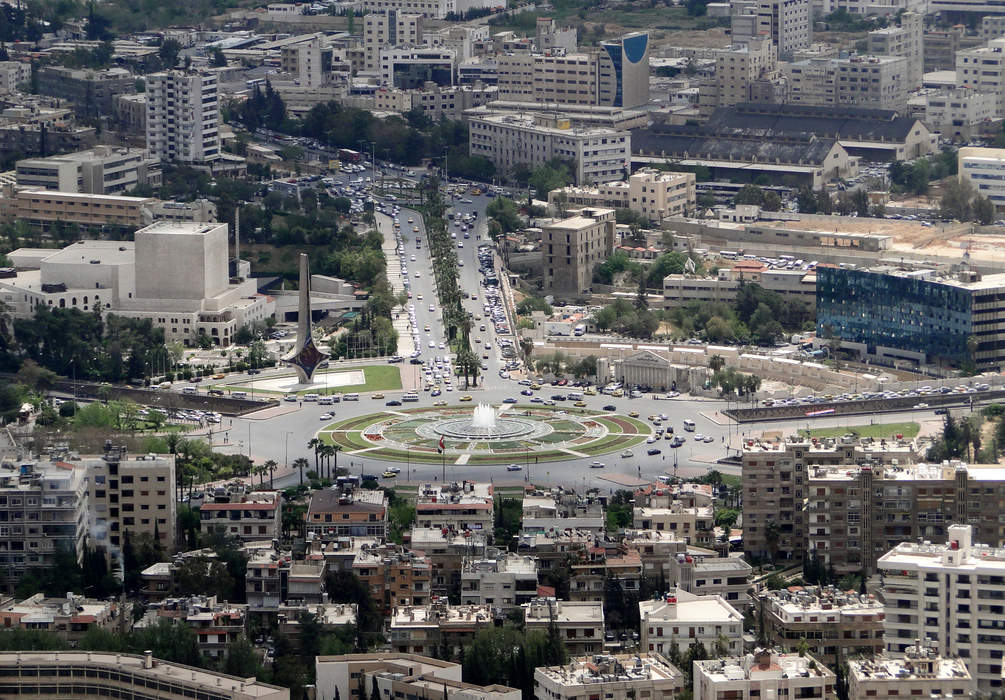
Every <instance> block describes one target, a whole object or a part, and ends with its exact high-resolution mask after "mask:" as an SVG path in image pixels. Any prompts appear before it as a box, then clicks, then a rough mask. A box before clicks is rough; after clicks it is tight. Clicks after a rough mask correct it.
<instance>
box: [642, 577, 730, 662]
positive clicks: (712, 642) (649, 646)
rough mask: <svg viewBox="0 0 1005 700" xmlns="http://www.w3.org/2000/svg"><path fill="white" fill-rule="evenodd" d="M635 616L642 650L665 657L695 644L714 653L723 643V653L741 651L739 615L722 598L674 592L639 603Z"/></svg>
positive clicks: (681, 591)
mask: <svg viewBox="0 0 1005 700" xmlns="http://www.w3.org/2000/svg"><path fill="white" fill-rule="evenodd" d="M639 617H640V619H641V627H642V642H641V648H642V650H643V651H649V652H654V651H655V652H658V653H661V654H669V653H671V651H672V650H673V649H676V650H677V651H678V652H679V653H681V654H685V653H687V650H688V647H689V646H691V645H692V644H694V643H695V642H701V643H702V644H704V645H705V649H707V650H714V649H717V648H718V646H719V645H720V643H722V642H723V640H725V645H726V650H725V651H726V653H728V654H739V653H741V652H742V651H743V615H741V614H740V613H739V612H738V611H737V610H736V608H734V607H733V606H732V605H730V604H729V603H727V602H726V601H725V600H723V598H722V596H698V595H694V594H693V593H688V592H687V591H683V590H680V589H676V590H673V591H671V592H670V593H668V594H666V595H665V596H663V598H661V599H659V600H644V601H641V602H640V603H639ZM709 653H712V652H711V651H710V652H709Z"/></svg>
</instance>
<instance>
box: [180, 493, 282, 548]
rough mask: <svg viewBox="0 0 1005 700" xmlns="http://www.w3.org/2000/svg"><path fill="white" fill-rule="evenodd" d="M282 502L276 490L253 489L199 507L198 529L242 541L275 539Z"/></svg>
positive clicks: (279, 525) (280, 517)
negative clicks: (225, 500) (250, 491)
mask: <svg viewBox="0 0 1005 700" xmlns="http://www.w3.org/2000/svg"><path fill="white" fill-rule="evenodd" d="M282 512H283V504H282V499H281V498H280V495H279V492H278V491H259V492H252V493H249V494H247V495H245V496H241V497H239V498H238V499H237V500H234V501H230V502H224V503H203V504H202V506H200V507H199V530H200V532H202V533H203V534H209V533H210V532H216V533H219V534H222V535H225V536H226V537H236V538H238V539H240V540H241V541H242V542H254V541H260V540H274V539H277V538H278V537H279V532H280V530H281V528H282V522H283V516H282Z"/></svg>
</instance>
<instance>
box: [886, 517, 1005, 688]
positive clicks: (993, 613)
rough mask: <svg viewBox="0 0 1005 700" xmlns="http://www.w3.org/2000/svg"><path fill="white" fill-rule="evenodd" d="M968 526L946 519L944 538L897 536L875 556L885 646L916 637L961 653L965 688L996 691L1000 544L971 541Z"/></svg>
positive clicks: (895, 649) (1004, 577) (945, 652)
mask: <svg viewBox="0 0 1005 700" xmlns="http://www.w3.org/2000/svg"><path fill="white" fill-rule="evenodd" d="M972 535H973V531H972V529H971V526H970V525H950V526H949V535H948V543H947V544H938V545H933V544H929V543H928V542H923V543H920V544H919V543H915V542H903V543H901V544H899V545H897V546H896V547H894V548H893V549H891V550H890V551H889V552H887V553H886V554H884V555H883V556H882V557H880V559H879V561H878V563H877V568H878V570H879V574H880V580H881V581H882V585H883V588H882V597H883V600H884V602H885V604H886V620H885V625H884V635H883V637H884V641H885V643H886V650H887V652H889V653H891V654H894V655H900V654H904V653H906V652H907V651H908V649H909V648H910V647H912V646H915V645H916V644H917V641H918V640H921V641H922V642H923V643H924V644H925V645H926V646H927V647H928V648H929V649H931V650H932V652H933V653H935V654H938V655H939V656H944V657H958V658H961V659H963V661H964V662H965V663H966V664H967V668H968V670H969V671H970V675H971V676H972V681H971V684H970V686H969V687H968V688H967V689H966V690H967V693H969V694H971V695H972V694H974V693H975V692H978V691H979V692H980V693H982V694H987V693H1000V692H1001V688H1002V655H1003V650H1005V608H1003V603H1002V601H1005V550H1001V549H992V548H990V547H988V546H987V545H977V544H972V543H971V542H972V539H971V538H972Z"/></svg>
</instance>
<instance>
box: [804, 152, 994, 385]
mask: <svg viewBox="0 0 1005 700" xmlns="http://www.w3.org/2000/svg"><path fill="white" fill-rule="evenodd" d="M976 150H978V151H985V150H986V149H976ZM991 150H992V151H994V150H996V149H991ZM960 151H961V152H960V154H959V158H960V161H961V162H960V173H961V174H960V177H961V178H968V179H970V180H971V181H972V182H973V183H974V184H975V185H976V186H977V189H978V191H980V192H981V194H983V195H984V196H987V197H989V198H990V199H991V201H992V202H995V201H996V199H997V202H996V204H998V205H1001V204H1005V190H1002V189H1001V188H1000V186H999V185H998V184H997V181H996V180H995V178H998V177H1001V176H1000V175H999V174H997V173H998V172H999V171H1000V170H1001V169H1005V161H1001V160H999V159H998V157H996V156H995V155H994V153H988V154H985V153H981V154H980V155H976V154H972V152H971V151H970V149H967V148H963V149H960ZM998 153H1002V154H1005V151H998ZM989 156H990V157H989ZM999 192H1000V193H1001V194H998V193H999ZM1003 288H1005V274H993V275H987V276H982V275H980V274H979V273H976V272H971V271H966V270H964V271H963V272H961V273H959V274H958V275H955V276H942V275H939V274H938V273H937V272H936V271H935V270H931V269H921V270H902V269H899V268H894V267H889V266H880V267H876V268H871V269H855V270H852V269H846V268H841V267H822V266H821V267H818V268H817V332H818V333H822V330H823V328H824V327H825V326H826V327H828V328H830V329H832V332H833V333H834V335H835V336H836V337H837V338H840V339H841V344H842V347H843V348H847V349H848V350H850V351H852V352H854V353H856V354H857V355H858V356H859V357H860V358H862V359H865V358H875V359H881V360H885V361H887V362H889V361H895V360H901V361H905V362H908V363H917V364H928V363H935V362H950V363H954V364H960V363H962V362H964V361H966V360H967V359H968V358H969V357H970V354H971V353H970V351H969V350H968V349H967V340H968V338H970V337H973V336H976V337H977V339H978V344H977V350H976V353H974V355H975V356H974V357H973V361H974V362H975V363H976V364H977V367H978V369H980V370H988V369H994V368H998V367H1000V366H1002V363H1003V362H1005V330H1002V331H999V330H998V329H997V327H998V325H999V314H998V313H997V311H996V312H994V313H988V311H987V309H989V308H994V307H988V306H985V305H986V304H990V303H992V302H993V301H994V299H995V298H996V295H998V294H1001V293H1005V292H1003ZM947 304H951V306H950V307H949V308H951V309H952V311H953V312H952V313H951V314H947V313H946V309H947ZM821 337H822V336H821Z"/></svg>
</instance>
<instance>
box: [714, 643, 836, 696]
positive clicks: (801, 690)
mask: <svg viewBox="0 0 1005 700" xmlns="http://www.w3.org/2000/svg"><path fill="white" fill-rule="evenodd" d="M835 680H836V679H835V676H834V672H833V671H831V670H830V669H828V668H827V667H826V666H824V665H823V663H821V662H820V661H817V660H816V659H814V658H813V657H812V656H801V655H799V654H783V653H779V652H777V651H774V650H772V649H757V650H755V652H754V653H753V654H747V655H746V656H743V657H731V658H722V659H713V660H710V661H695V662H694V700H722V699H723V698H733V699H734V700H752V699H753V698H759V697H760V698H763V697H790V698H824V700H834V698H836V697H837V695H836V694H835V692H834V686H835Z"/></svg>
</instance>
